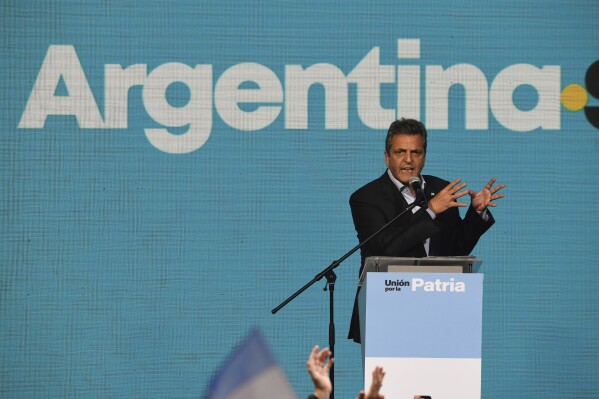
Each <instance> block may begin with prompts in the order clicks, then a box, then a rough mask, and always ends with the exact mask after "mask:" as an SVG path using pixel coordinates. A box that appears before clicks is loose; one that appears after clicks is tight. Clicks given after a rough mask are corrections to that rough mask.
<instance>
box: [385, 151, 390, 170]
mask: <svg viewBox="0 0 599 399" xmlns="http://www.w3.org/2000/svg"><path fill="white" fill-rule="evenodd" d="M385 165H387V167H389V153H388V152H387V150H385Z"/></svg>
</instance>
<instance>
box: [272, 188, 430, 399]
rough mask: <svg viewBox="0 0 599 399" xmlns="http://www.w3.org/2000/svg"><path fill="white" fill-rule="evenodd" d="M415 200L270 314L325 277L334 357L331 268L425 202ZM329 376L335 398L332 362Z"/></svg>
mask: <svg viewBox="0 0 599 399" xmlns="http://www.w3.org/2000/svg"><path fill="white" fill-rule="evenodd" d="M417 200H418V198H416V201H414V202H412V203H411V204H410V205H408V207H407V208H406V209H404V210H403V211H402V212H400V213H399V214H398V215H397V216H395V217H394V218H393V219H391V220H390V221H389V222H388V223H387V224H385V225H384V226H383V227H381V228H380V229H378V230H377V231H376V232H374V233H373V234H372V235H371V236H370V237H368V238H366V239H365V240H364V241H362V242H361V243H359V244H358V245H356V246H355V247H353V248H352V249H350V250H349V251H348V252H347V253H346V254H345V255H343V256H342V257H341V258H339V259H337V260H334V261H333V262H332V263H331V264H330V265H329V266H328V267H327V268H326V269H324V270H323V271H321V272H320V273H318V274H317V275H316V276H314V278H313V279H312V280H310V282H308V283H307V284H306V285H304V286H303V287H302V288H300V289H299V290H297V291H296V292H295V293H294V294H293V295H291V296H290V297H289V298H287V299H285V300H284V301H283V302H282V303H281V304H280V305H279V306H277V307H276V308H274V309H273V310H271V311H270V312H271V313H272V314H275V313H277V312H278V311H279V310H281V308H283V307H284V306H285V305H287V304H288V303H289V302H291V301H292V300H294V299H295V298H296V297H297V296H299V295H300V294H301V293H302V292H304V291H305V290H307V289H308V288H309V287H310V286H312V285H313V284H314V283H316V282H317V281H320V280H321V279H322V278H323V277H325V278H326V279H327V284H326V285H325V287H324V291H326V290H327V287H328V291H329V306H330V311H329V349H330V351H331V357H334V356H335V322H334V318H333V303H334V301H333V292H334V290H335V280H336V279H337V276H336V275H335V272H333V269H335V268H337V267H338V266H339V265H340V264H341V263H342V262H343V261H344V260H345V259H347V258H349V257H350V256H351V255H353V254H354V252H356V251H357V250H358V249H360V248H362V247H363V246H364V245H365V244H366V243H368V242H369V241H370V240H372V239H373V238H374V237H376V236H377V235H379V234H380V233H381V232H382V231H383V230H385V229H387V227H389V226H390V225H392V224H393V223H394V222H395V221H396V220H398V219H399V218H401V217H402V216H403V215H405V214H406V213H407V212H409V211H411V210H412V209H413V208H414V207H415V206H422V205H424V204H425V202H426V200H424V199H422V200H421V201H420V202H418V203H417ZM329 378H330V379H331V386H332V388H333V389H332V390H331V395H330V396H329V398H330V399H335V365H334V364H333V365H332V366H331V369H330V371H329Z"/></svg>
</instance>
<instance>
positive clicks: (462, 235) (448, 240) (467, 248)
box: [348, 171, 495, 342]
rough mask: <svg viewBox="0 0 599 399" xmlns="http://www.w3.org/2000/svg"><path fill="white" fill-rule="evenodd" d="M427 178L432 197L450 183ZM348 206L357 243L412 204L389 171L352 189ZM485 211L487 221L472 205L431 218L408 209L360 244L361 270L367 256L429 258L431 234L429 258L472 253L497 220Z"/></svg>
mask: <svg viewBox="0 0 599 399" xmlns="http://www.w3.org/2000/svg"><path fill="white" fill-rule="evenodd" d="M424 181H425V182H426V186H425V188H424V192H425V194H426V196H427V198H432V197H434V196H435V194H436V193H438V192H439V191H441V190H442V189H443V188H445V187H446V186H447V185H448V184H449V182H447V181H445V180H443V179H439V178H438V177H435V176H429V175H425V176H424ZM349 204H350V207H351V212H352V217H353V219H354V226H355V227H356V231H357V233H358V240H359V242H362V241H364V240H365V239H366V238H368V237H370V236H371V235H372V234H373V233H374V232H376V231H377V230H378V229H380V228H381V227H382V226H383V225H385V224H386V223H387V222H389V221H390V220H391V219H393V218H394V217H395V216H397V215H399V214H400V213H401V212H402V211H403V210H404V209H406V208H407V207H408V203H407V202H406V200H405V198H404V197H403V195H402V194H401V193H400V192H399V190H398V189H397V187H396V186H395V184H393V182H392V181H391V178H390V177H389V175H388V174H387V171H385V173H384V174H383V175H382V176H381V177H379V178H378V179H376V180H374V181H372V182H370V183H368V184H366V185H365V186H364V187H362V188H360V189H358V190H357V191H356V192H355V193H353V194H352V195H351V197H350V199H349ZM487 214H488V216H489V218H488V220H487V221H485V220H483V218H482V217H480V215H479V214H478V213H477V212H476V210H474V208H472V207H470V208H468V211H467V212H466V215H465V217H464V219H462V218H461V217H460V212H459V210H458V208H450V209H448V210H446V211H445V212H443V213H441V214H439V215H437V217H436V218H435V220H433V219H432V218H431V216H430V215H429V213H428V212H427V211H426V209H423V208H421V209H419V210H418V211H417V212H416V213H412V212H408V213H406V214H405V215H403V216H402V217H401V218H400V219H399V220H397V221H396V222H395V223H393V224H392V225H391V226H389V227H388V228H387V229H386V230H384V231H382V232H381V233H380V234H379V235H378V236H376V237H375V238H373V239H372V240H371V241H370V242H368V244H366V245H364V246H363V247H362V248H361V256H362V263H361V266H360V273H361V272H362V268H363V267H364V259H365V258H367V257H369V256H401V257H416V258H420V257H424V256H426V251H425V249H424V241H425V240H426V239H427V238H429V237H430V243H429V255H430V256H464V255H469V254H470V252H471V251H472V250H473V249H474V247H475V246H476V243H477V242H478V240H479V238H480V237H481V236H482V235H483V233H484V232H485V231H487V230H488V229H489V227H491V225H493V223H494V222H495V220H494V219H493V216H492V215H491V213H490V212H489V211H487ZM357 299H358V296H357V294H356V301H355V302H354V311H353V315H352V320H351V323H350V330H349V336H348V338H349V339H353V340H354V341H356V342H360V323H359V319H358V301H357Z"/></svg>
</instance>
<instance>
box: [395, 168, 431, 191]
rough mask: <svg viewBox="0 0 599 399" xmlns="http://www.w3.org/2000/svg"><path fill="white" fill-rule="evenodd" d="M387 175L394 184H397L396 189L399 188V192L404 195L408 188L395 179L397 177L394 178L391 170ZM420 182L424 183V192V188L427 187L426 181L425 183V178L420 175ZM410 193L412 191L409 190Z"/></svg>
mask: <svg viewBox="0 0 599 399" xmlns="http://www.w3.org/2000/svg"><path fill="white" fill-rule="evenodd" d="M387 175H389V178H390V179H391V181H392V182H393V184H395V187H397V189H398V190H399V192H400V193H402V194H403V192H404V190H406V189H407V188H408V186H406V185H405V184H403V183H402V182H400V181H399V180H397V179H396V178H395V176H393V173H391V171H390V170H389V169H387ZM420 181H421V182H422V189H423V190H424V187H426V181H424V177H422V175H420ZM408 192H410V191H409V190H408Z"/></svg>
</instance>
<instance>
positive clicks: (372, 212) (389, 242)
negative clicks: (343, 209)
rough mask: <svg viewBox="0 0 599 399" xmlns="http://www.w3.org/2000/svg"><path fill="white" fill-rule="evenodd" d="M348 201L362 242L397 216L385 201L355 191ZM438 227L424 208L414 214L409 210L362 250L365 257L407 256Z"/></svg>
mask: <svg viewBox="0 0 599 399" xmlns="http://www.w3.org/2000/svg"><path fill="white" fill-rule="evenodd" d="M349 203H350V207H351V212H352V217H353V220H354V226H355V228H356V231H357V233H358V240H359V241H360V242H363V241H364V240H366V239H367V238H368V237H370V236H371V235H372V234H374V233H375V232H376V231H378V230H379V229H380V228H381V227H383V226H384V225H385V224H386V223H387V222H389V221H390V220H391V219H393V217H395V216H397V215H396V214H389V210H388V209H386V208H385V206H384V204H382V203H380V202H379V203H377V201H373V200H371V199H368V198H363V196H359V195H352V196H351V198H350V201H349ZM400 211H401V209H400ZM397 214H399V211H398V212H397ZM437 231H438V227H437V226H436V225H435V222H434V221H433V219H432V218H431V217H430V215H429V214H428V212H426V210H425V209H419V210H418V211H417V212H416V213H414V214H412V212H408V213H407V214H404V215H403V216H402V217H400V218H399V219H398V220H396V221H395V222H394V223H393V224H392V225H391V226H389V227H387V228H386V229H385V230H383V231H382V232H381V233H379V234H378V235H377V236H376V237H374V238H373V239H372V240H370V241H369V242H368V243H367V244H366V245H365V246H364V247H363V251H362V254H363V257H366V256H406V253H408V252H411V251H414V248H415V247H416V246H419V245H422V243H423V242H424V240H426V239H427V238H428V237H430V236H431V235H432V234H435V233H436V232H437Z"/></svg>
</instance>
